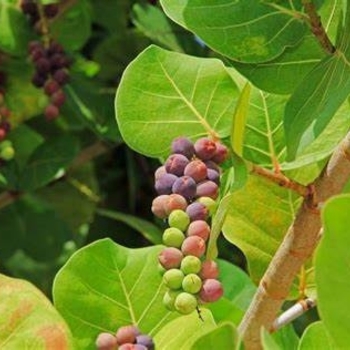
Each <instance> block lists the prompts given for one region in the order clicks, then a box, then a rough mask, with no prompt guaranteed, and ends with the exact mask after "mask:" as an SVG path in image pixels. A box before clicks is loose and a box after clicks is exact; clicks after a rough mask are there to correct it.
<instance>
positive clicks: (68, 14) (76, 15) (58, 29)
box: [50, 0, 91, 51]
mask: <svg viewBox="0 0 350 350" xmlns="http://www.w3.org/2000/svg"><path fill="white" fill-rule="evenodd" d="M50 31H51V33H52V36H53V37H54V38H55V39H56V40H57V41H58V42H60V43H62V44H63V45H64V47H65V49H66V50H68V51H75V50H79V49H81V48H82V47H83V45H84V44H85V43H86V41H87V40H88V39H89V37H90V35H91V15H90V9H89V3H88V1H86V0H82V1H78V2H75V3H74V4H73V6H69V8H68V9H67V10H66V11H65V12H63V14H62V15H60V16H58V17H57V19H56V20H55V21H53V23H52V25H51V26H50Z"/></svg>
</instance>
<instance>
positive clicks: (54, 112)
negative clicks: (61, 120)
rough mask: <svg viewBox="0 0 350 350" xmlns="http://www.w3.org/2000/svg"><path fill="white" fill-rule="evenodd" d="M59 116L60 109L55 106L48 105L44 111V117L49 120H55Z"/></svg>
mask: <svg viewBox="0 0 350 350" xmlns="http://www.w3.org/2000/svg"><path fill="white" fill-rule="evenodd" d="M59 114H60V111H59V109H58V108H57V107H56V106H54V105H48V106H47V107H46V108H45V111H44V115H45V117H46V119H47V120H52V119H55V118H57V117H58V116H59Z"/></svg>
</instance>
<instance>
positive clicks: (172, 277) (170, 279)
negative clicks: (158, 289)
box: [163, 269, 184, 290]
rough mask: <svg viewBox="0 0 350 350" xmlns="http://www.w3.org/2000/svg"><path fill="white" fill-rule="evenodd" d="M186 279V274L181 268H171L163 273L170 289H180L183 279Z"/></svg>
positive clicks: (165, 282) (164, 280)
mask: <svg viewBox="0 0 350 350" xmlns="http://www.w3.org/2000/svg"><path fill="white" fill-rule="evenodd" d="M183 279H184V274H183V272H182V271H181V270H179V269H170V270H168V271H166V272H165V273H164V275H163V282H164V284H165V285H166V286H167V287H168V288H170V289H174V290H176V289H180V288H181V286H182V280H183Z"/></svg>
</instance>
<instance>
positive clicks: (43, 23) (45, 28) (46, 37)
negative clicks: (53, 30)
mask: <svg viewBox="0 0 350 350" xmlns="http://www.w3.org/2000/svg"><path fill="white" fill-rule="evenodd" d="M36 6H37V8H38V12H39V17H40V31H41V34H42V40H43V43H44V47H45V48H48V47H49V45H50V31H49V24H48V21H47V18H46V16H45V12H44V6H43V4H42V3H41V0H37V1H36Z"/></svg>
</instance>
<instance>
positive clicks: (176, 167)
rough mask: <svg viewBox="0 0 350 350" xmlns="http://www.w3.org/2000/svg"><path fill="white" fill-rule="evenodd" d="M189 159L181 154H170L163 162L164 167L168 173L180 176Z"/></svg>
mask: <svg viewBox="0 0 350 350" xmlns="http://www.w3.org/2000/svg"><path fill="white" fill-rule="evenodd" d="M188 163H189V160H188V159H187V158H186V157H185V156H184V155H182V154H172V155H171V156H169V158H168V159H167V160H166V162H165V169H166V171H167V172H168V173H170V174H174V175H177V176H182V175H183V173H184V170H185V167H186V165H187V164H188Z"/></svg>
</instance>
